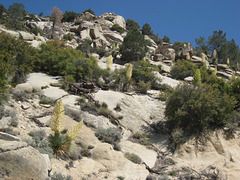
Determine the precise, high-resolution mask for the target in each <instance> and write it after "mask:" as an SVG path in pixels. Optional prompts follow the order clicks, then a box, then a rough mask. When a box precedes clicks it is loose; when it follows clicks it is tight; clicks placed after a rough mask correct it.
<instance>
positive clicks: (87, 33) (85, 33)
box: [80, 29, 91, 40]
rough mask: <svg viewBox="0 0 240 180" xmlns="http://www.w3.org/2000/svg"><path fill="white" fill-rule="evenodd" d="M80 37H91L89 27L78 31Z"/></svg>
mask: <svg viewBox="0 0 240 180" xmlns="http://www.w3.org/2000/svg"><path fill="white" fill-rule="evenodd" d="M80 37H81V39H82V40H83V39H91V36H90V29H84V30H82V31H80Z"/></svg>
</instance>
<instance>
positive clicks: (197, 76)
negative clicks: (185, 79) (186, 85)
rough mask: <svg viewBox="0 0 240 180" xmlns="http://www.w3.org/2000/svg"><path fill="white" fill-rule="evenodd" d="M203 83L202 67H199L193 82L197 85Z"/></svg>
mask: <svg viewBox="0 0 240 180" xmlns="http://www.w3.org/2000/svg"><path fill="white" fill-rule="evenodd" d="M201 83H202V80H201V72H200V69H197V70H196V71H195V74H194V76H193V84H194V85H195V86H200V85H201Z"/></svg>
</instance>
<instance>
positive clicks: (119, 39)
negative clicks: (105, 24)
mask: <svg viewBox="0 0 240 180" xmlns="http://www.w3.org/2000/svg"><path fill="white" fill-rule="evenodd" d="M103 35H104V37H105V38H107V39H111V40H112V41H117V42H123V37H122V36H121V35H120V34H118V33H115V32H104V33H103Z"/></svg>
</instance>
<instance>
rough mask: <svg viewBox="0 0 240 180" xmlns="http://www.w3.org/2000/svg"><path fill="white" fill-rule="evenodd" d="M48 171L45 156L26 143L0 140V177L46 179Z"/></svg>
mask: <svg viewBox="0 0 240 180" xmlns="http://www.w3.org/2000/svg"><path fill="white" fill-rule="evenodd" d="M49 171H50V169H49V164H47V162H46V160H45V158H44V157H43V156H42V155H41V154H40V153H39V151H38V150H36V149H34V148H33V147H31V146H28V145H27V143H25V142H21V141H4V140H0V172H1V173H0V179H1V178H2V179H26V180H27V179H29V180H30V179H38V180H46V179H47V178H48V172H49Z"/></svg>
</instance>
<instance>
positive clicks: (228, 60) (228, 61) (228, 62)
mask: <svg viewBox="0 0 240 180" xmlns="http://www.w3.org/2000/svg"><path fill="white" fill-rule="evenodd" d="M229 64H230V59H229V58H227V65H228V66H229Z"/></svg>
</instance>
